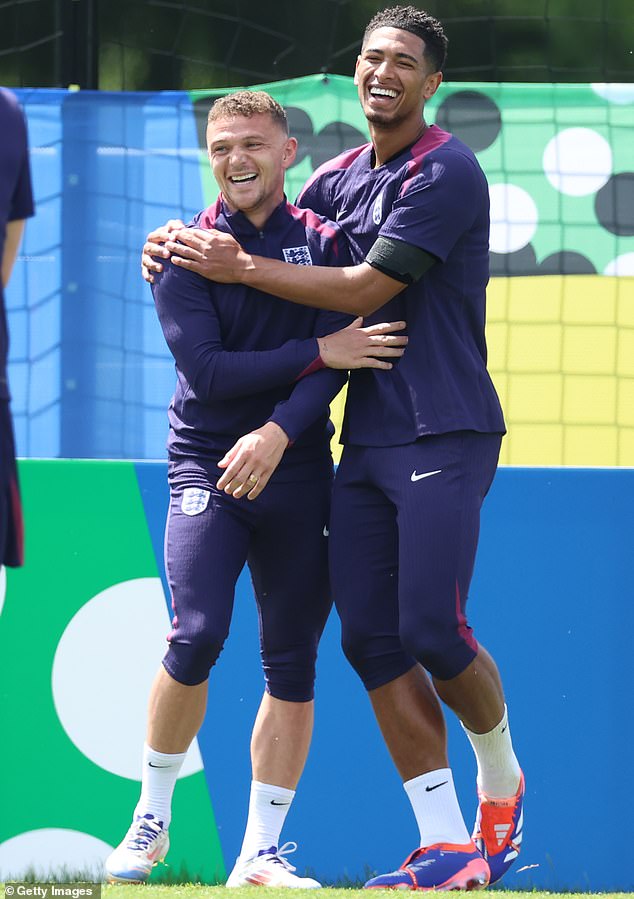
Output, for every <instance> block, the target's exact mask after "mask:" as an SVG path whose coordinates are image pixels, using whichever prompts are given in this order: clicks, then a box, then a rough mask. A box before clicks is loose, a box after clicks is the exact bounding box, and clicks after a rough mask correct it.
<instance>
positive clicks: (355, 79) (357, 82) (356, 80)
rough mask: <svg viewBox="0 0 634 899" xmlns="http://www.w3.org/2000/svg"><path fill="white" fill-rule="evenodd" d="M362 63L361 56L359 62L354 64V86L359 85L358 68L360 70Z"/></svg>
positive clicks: (358, 57) (358, 58)
mask: <svg viewBox="0 0 634 899" xmlns="http://www.w3.org/2000/svg"><path fill="white" fill-rule="evenodd" d="M360 62H361V57H360V56H357V61H356V62H355V64H354V79H353V82H354V84H356V85H358V84H359V77H358V75H357V70H358V68H359V63H360Z"/></svg>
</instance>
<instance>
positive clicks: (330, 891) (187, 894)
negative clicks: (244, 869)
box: [103, 884, 632, 899]
mask: <svg viewBox="0 0 634 899" xmlns="http://www.w3.org/2000/svg"><path fill="white" fill-rule="evenodd" d="M260 889H262V888H261V887H240V888H238V889H232V890H231V891H227V890H226V889H225V887H224V886H215V887H212V886H202V885H200V884H178V885H176V884H175V885H169V886H168V885H162V884H157V885H156V886H152V885H151V884H150V885H145V886H118V885H117V886H104V889H103V896H104V899H254V896H256V895H262V897H263V899H264V897H265V899H289V890H288V889H284V888H277V889H276V888H273V887H267V888H266V890H265V891H264V892H263V893H261V894H258V892H257V891H258V890H260ZM298 892H299V893H300V895H302V896H304V897H308V895H309V894H313V892H314V891H313V890H299V891H298ZM486 892H488V893H489V895H492V896H493V897H495V899H563V897H567V896H570V897H574V899H632V894H631V893H548V892H541V891H538V890H532V891H529V892H521V893H520V892H514V891H512V890H502V889H493V890H488V891H485V892H484V893H482V896H483V897H484V896H485V895H486ZM293 893H295V890H293ZM377 894H378V895H379V896H381V897H384V899H387V897H389V896H392V897H394V896H395V892H394V891H393V890H372V894H371V895H372V896H375V897H376V896H377ZM317 895H318V896H319V899H368V891H367V890H362V889H353V888H348V887H346V888H330V887H324V888H322V889H321V890H320V891H319V893H318V894H317ZM401 895H402V893H401Z"/></svg>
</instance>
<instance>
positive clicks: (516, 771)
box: [462, 706, 521, 799]
mask: <svg viewBox="0 0 634 899" xmlns="http://www.w3.org/2000/svg"><path fill="white" fill-rule="evenodd" d="M462 727H463V729H464V732H465V733H466V735H467V737H468V738H469V742H470V743H471V746H472V747H473V751H474V752H475V756H476V760H477V762H478V786H479V788H480V790H481V791H482V792H483V793H486V795H487V796H488V797H489V798H491V799H509V798H510V797H511V796H515V794H516V793H517V788H518V786H519V783H520V775H521V769H520V765H519V762H518V761H517V758H516V756H515V753H514V751H513V743H512V742H511V729H510V727H509V720H508V714H507V709H506V706H504V715H503V716H502V720H501V721H500V723H499V724H498V725H496V727H494V728H493V730H490V731H489V732H488V733H487V734H474V733H472V732H471V731H470V730H467V728H466V727H465V726H464V724H463V725H462Z"/></svg>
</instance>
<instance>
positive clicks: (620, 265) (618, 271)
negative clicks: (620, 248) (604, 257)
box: [603, 253, 634, 277]
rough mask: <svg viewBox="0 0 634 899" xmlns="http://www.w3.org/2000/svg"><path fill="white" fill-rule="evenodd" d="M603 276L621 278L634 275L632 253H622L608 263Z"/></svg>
mask: <svg viewBox="0 0 634 899" xmlns="http://www.w3.org/2000/svg"><path fill="white" fill-rule="evenodd" d="M603 274H604V275H620V276H621V277H624V276H627V275H634V253H623V255H622V256H617V257H616V259H613V260H612V261H611V262H608V264H607V265H606V267H605V269H604V270H603Z"/></svg>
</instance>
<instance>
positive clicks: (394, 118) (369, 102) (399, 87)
mask: <svg viewBox="0 0 634 899" xmlns="http://www.w3.org/2000/svg"><path fill="white" fill-rule="evenodd" d="M424 51H425V44H424V42H423V40H422V38H420V37H418V36H417V35H415V34H412V33H411V32H409V31H403V30H402V29H400V28H388V27H385V28H376V29H375V30H374V31H372V32H371V33H370V34H369V35H368V36H367V37H366V40H365V42H364V45H363V47H362V49H361V53H360V55H359V57H358V58H357V65H356V69H355V76H354V82H355V84H356V85H357V89H358V92H359V100H360V101H361V106H362V107H363V112H364V114H365V117H366V119H367V120H368V122H369V123H370V125H371V126H375V127H376V128H377V129H381V130H383V129H390V130H395V129H403V132H404V135H405V137H406V139H407V137H408V136H409V132H412V139H413V137H415V134H416V132H417V131H419V130H420V127H421V125H422V110H423V107H424V105H425V102H426V101H427V100H428V99H429V98H430V97H432V96H433V95H434V94H435V93H436V90H437V89H438V87H439V85H440V82H441V81H442V74H441V73H440V72H432V71H430V68H431V66H430V64H429V63H428V61H427V59H426V58H425V56H424V55H423V54H424Z"/></svg>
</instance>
